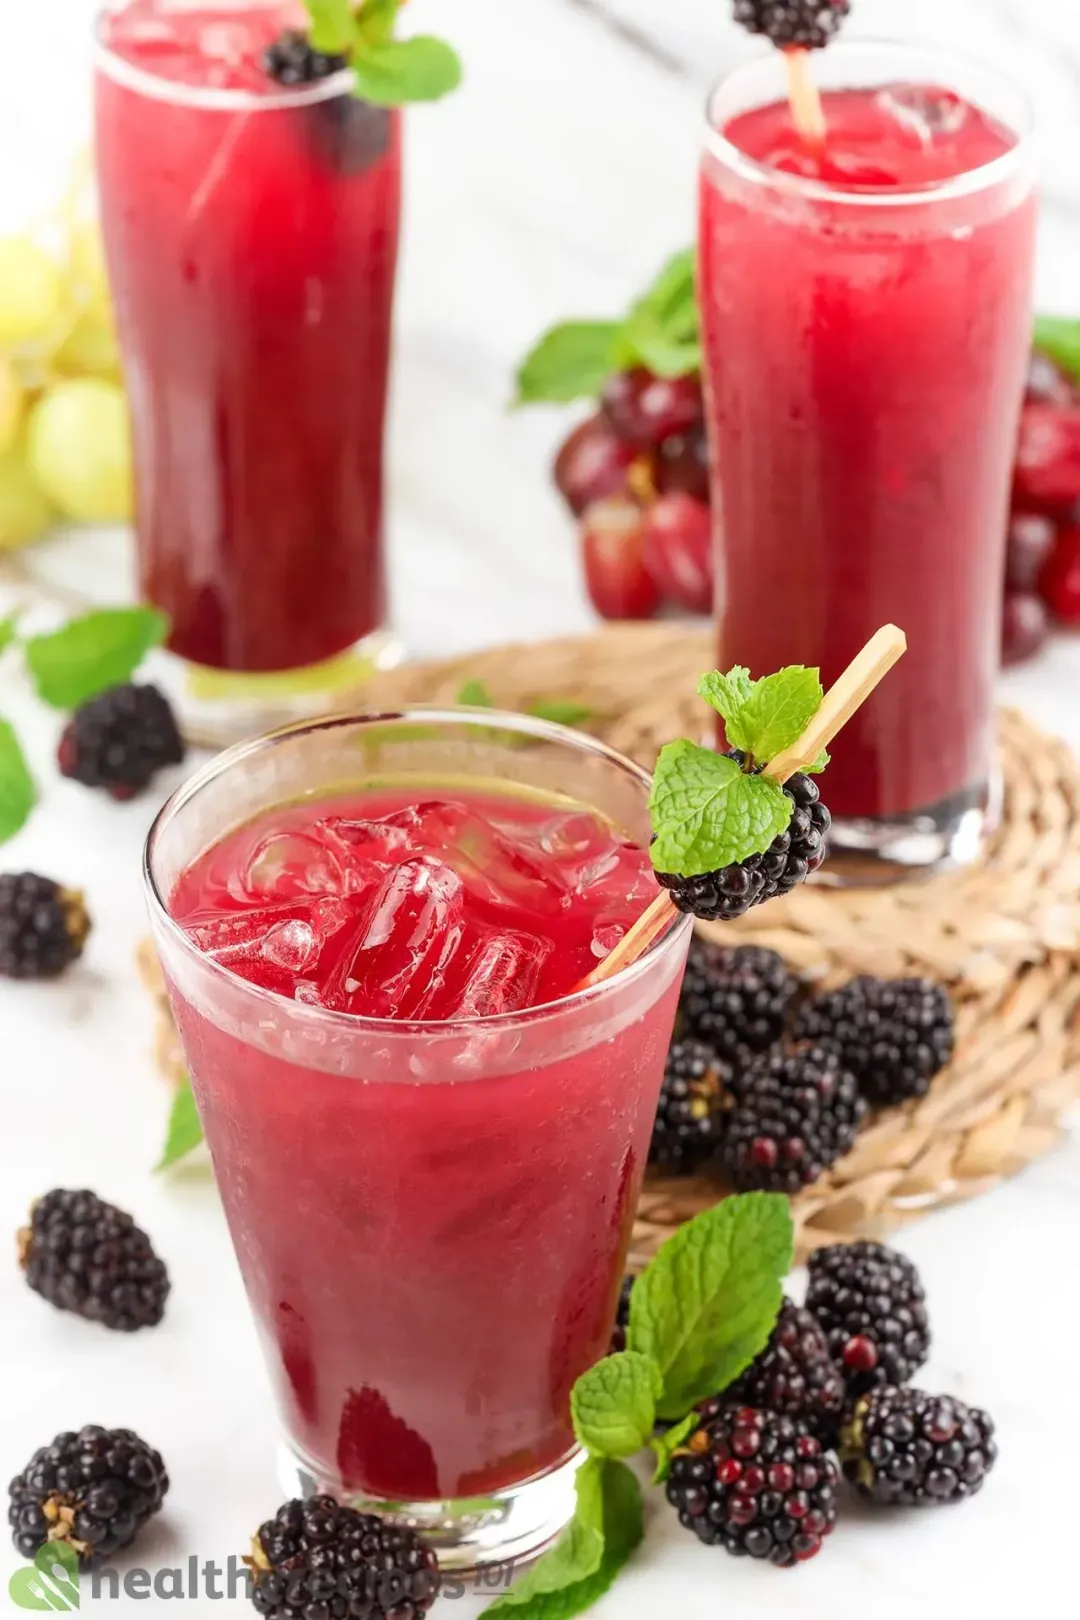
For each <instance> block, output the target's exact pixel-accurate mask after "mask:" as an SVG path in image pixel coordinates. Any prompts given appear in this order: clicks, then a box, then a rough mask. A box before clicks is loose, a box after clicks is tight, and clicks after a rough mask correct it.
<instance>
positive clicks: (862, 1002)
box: [794, 973, 955, 1108]
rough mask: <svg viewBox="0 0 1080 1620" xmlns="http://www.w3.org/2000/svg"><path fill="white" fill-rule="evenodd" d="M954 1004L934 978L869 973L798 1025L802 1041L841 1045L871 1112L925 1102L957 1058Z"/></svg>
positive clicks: (810, 1010)
mask: <svg viewBox="0 0 1080 1620" xmlns="http://www.w3.org/2000/svg"><path fill="white" fill-rule="evenodd" d="M954 1027H955V1019H954V1016H953V1007H952V1002H951V1001H950V1000H949V997H948V995H947V994H946V992H945V991H944V990H943V989H942V987H941V985H940V984H935V983H934V981H933V980H932V979H875V978H873V977H872V976H871V975H870V974H868V973H864V974H861V975H860V976H859V977H858V978H856V979H852V980H850V982H849V983H848V984H845V985H842V986H841V987H840V989H839V990H832V991H830V992H829V993H828V994H827V995H823V996H818V997H816V998H815V999H814V1000H813V1001H811V1002H810V1003H809V1004H808V1005H807V1006H806V1007H804V1008H803V1009H802V1011H801V1012H800V1014H799V1017H798V1019H797V1020H796V1024H795V1030H794V1034H795V1037H796V1038H797V1039H799V1038H803V1039H809V1040H828V1041H835V1043H836V1045H837V1046H838V1047H839V1048H840V1050H841V1052H842V1053H843V1056H844V1065H845V1067H846V1068H848V1069H850V1070H851V1072H852V1074H853V1075H854V1076H855V1078H856V1080H857V1081H858V1082H859V1090H860V1091H861V1092H862V1094H863V1096H864V1097H865V1098H866V1100H867V1102H868V1103H870V1104H871V1106H873V1107H876V1108H887V1107H890V1106H891V1105H892V1104H894V1103H901V1102H906V1101H908V1099H909V1098H912V1097H922V1096H925V1094H926V1092H927V1091H929V1089H930V1082H931V1080H932V1079H933V1077H934V1075H935V1074H937V1072H938V1070H939V1069H941V1068H943V1067H944V1065H945V1064H946V1063H948V1061H949V1059H950V1057H951V1056H952V1050H953V1038H954Z"/></svg>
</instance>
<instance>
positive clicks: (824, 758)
mask: <svg viewBox="0 0 1080 1620" xmlns="http://www.w3.org/2000/svg"><path fill="white" fill-rule="evenodd" d="M831 759H832V755H831V754H830V753H829V750H828V749H827V748H823V749H822V750H821V753H820V754H819V755H818V756H817V758H816V759H814V760H811V762H810V764H809V765H804V766H803V775H804V776H818V775H820V773H821V772H822V771H823V770H825V769H826V767H827V766H828V763H829V761H830V760H831Z"/></svg>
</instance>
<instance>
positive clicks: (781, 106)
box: [700, 43, 1035, 881]
mask: <svg viewBox="0 0 1080 1620" xmlns="http://www.w3.org/2000/svg"><path fill="white" fill-rule="evenodd" d="M813 71H814V75H815V78H816V79H817V82H818V84H819V86H820V87H821V90H822V92H823V95H822V99H823V105H824V111H825V117H826V120H827V124H828V135H827V138H826V141H825V145H824V147H823V149H821V150H819V151H811V150H808V149H807V148H806V146H805V145H804V143H803V141H802V139H801V138H800V136H799V135H798V134H797V133H796V131H795V129H794V127H793V124H792V120H791V114H790V111H789V108H788V103H787V100H786V83H785V76H784V69H783V63H782V59H781V57H780V54H779V53H778V52H772V53H771V54H770V56H769V57H768V59H765V60H761V61H755V62H753V63H751V64H749V65H747V66H744V67H742V68H740V69H739V70H737V71H736V72H735V73H733V74H732V75H731V76H730V78H728V79H727V80H725V81H724V82H722V83H721V84H720V86H719V87H718V88H717V90H716V91H715V92H714V94H713V97H712V99H711V102H710V105H709V116H708V130H707V135H706V142H705V152H704V158H703V163H702V175H701V216H700V243H701V254H700V298H701V309H702V319H703V325H704V337H705V356H706V359H705V384H706V395H707V406H708V419H709V431H710V440H711V455H712V484H713V509H714V522H715V530H716V548H717V557H718V565H719V566H718V579H719V589H718V602H719V606H718V615H719V622H718V633H719V641H720V647H721V655H720V661H721V664H722V665H723V666H725V667H726V666H727V665H729V664H733V663H741V664H745V665H747V666H748V667H749V668H750V670H751V673H753V674H761V673H762V672H763V671H767V670H770V669H775V668H777V667H778V665H779V663H784V662H791V661H792V660H793V659H797V660H799V661H801V662H804V663H807V664H816V665H820V667H821V672H822V679H823V680H824V681H825V683H826V685H828V684H829V682H830V681H832V680H833V679H834V678H835V676H836V675H837V674H838V673H839V672H840V670H841V669H842V668H843V667H844V665H845V664H846V663H847V662H848V660H849V659H850V658H851V657H852V655H853V654H854V652H855V651H856V650H857V649H858V647H859V646H861V645H862V643H863V642H864V641H865V640H866V639H867V637H868V636H869V635H870V634H871V633H872V632H873V631H874V630H875V629H876V628H877V627H878V625H880V624H883V623H886V622H888V621H892V622H894V623H896V624H899V625H901V626H902V628H903V629H904V630H905V631H906V632H907V637H908V647H909V651H908V656H907V657H906V658H905V659H904V660H903V662H902V664H901V665H900V666H899V667H898V669H897V672H896V675H895V678H894V679H893V680H890V681H888V682H887V683H885V685H884V686H882V688H881V689H880V690H879V691H878V692H876V693H875V694H874V696H873V697H872V698H871V699H870V701H869V702H868V703H866V704H864V706H863V707H862V708H861V709H860V710H859V712H858V714H857V715H856V716H855V718H854V719H853V720H852V721H851V723H850V724H849V725H848V726H846V727H845V729H844V732H843V735H842V737H840V738H838V739H837V742H836V745H835V748H834V750H833V755H834V757H833V763H832V765H831V767H830V770H829V807H830V809H831V810H832V812H833V838H832V847H833V860H832V862H831V863H830V872H832V873H834V874H835V873H837V872H842V873H843V872H846V873H847V874H848V875H849V877H851V878H852V879H853V880H855V881H867V880H869V881H875V880H876V879H878V878H880V877H887V876H893V875H897V874H898V873H902V872H903V871H904V870H905V869H910V868H914V869H922V870H925V869H927V868H929V867H933V866H934V865H936V864H938V863H944V862H948V861H955V860H964V859H969V858H971V857H972V856H973V855H974V854H975V853H976V851H977V849H978V846H979V842H980V837H981V835H982V833H983V831H984V829H985V827H986V824H987V822H988V820H989V819H990V818H991V817H992V814H993V798H994V764H993V760H994V677H995V674H996V671H997V667H998V656H999V655H998V649H999V636H1000V613H1001V588H1002V574H1003V569H1004V545H1005V530H1006V513H1007V505H1008V493H1009V478H1010V468H1011V464H1012V456H1013V450H1014V445H1015V435H1016V428H1017V421H1018V415H1019V409H1020V402H1021V393H1022V387H1023V376H1024V368H1025V364H1026V356H1027V352H1028V344H1029V339H1030V329H1031V296H1032V261H1033V248H1034V234H1035V202H1034V197H1033V193H1032V174H1031V165H1030V152H1029V140H1028V115H1027V109H1026V107H1025V105H1024V103H1023V100H1022V98H1021V97H1020V96H1019V94H1018V93H1017V92H1015V91H1014V90H1012V89H1011V88H1010V87H1009V86H1008V85H1006V84H1003V83H1001V82H999V81H998V80H997V79H995V78H994V77H993V76H992V75H990V74H988V73H986V72H984V71H983V70H982V69H981V68H978V67H975V66H973V65H972V64H969V63H968V62H966V61H963V60H957V59H954V58H952V57H950V56H945V55H941V54H939V53H937V52H930V51H924V50H919V49H913V48H908V47H905V46H901V45H884V44H882V45H867V44H858V43H850V44H849V43H840V44H836V45H831V46H830V47H829V48H828V49H827V50H825V51H818V52H815V53H814V56H813ZM781 654H782V657H781Z"/></svg>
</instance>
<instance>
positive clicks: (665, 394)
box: [600, 366, 705, 450]
mask: <svg viewBox="0 0 1080 1620" xmlns="http://www.w3.org/2000/svg"><path fill="white" fill-rule="evenodd" d="M600 407H601V410H602V411H603V413H604V415H605V416H606V417H607V420H608V422H609V424H610V425H611V428H612V429H613V431H614V432H615V433H617V434H618V436H619V438H620V439H626V440H627V442H628V443H629V444H634V445H637V447H638V448H639V449H645V450H651V449H655V447H656V446H657V445H658V444H660V443H662V441H663V440H664V439H670V438H671V437H672V435H673V434H676V433H690V432H692V431H693V429H694V428H696V427H698V426H700V424H701V421H702V419H703V417H704V414H705V405H704V401H703V400H702V396H701V379H700V377H698V376H696V375H691V376H686V377H654V376H653V374H652V372H651V371H646V370H645V368H644V366H635V367H634V369H633V370H632V371H616V372H615V373H614V374H613V375H612V376H611V377H609V378H608V380H607V382H606V383H605V384H604V392H603V394H602V396H601V400H600Z"/></svg>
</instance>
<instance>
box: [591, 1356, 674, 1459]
mask: <svg viewBox="0 0 1080 1620" xmlns="http://www.w3.org/2000/svg"><path fill="white" fill-rule="evenodd" d="M662 1388H663V1380H662V1379H661V1377H660V1369H659V1368H658V1367H657V1366H656V1363H655V1362H653V1361H650V1360H649V1358H648V1356H639V1355H635V1353H634V1352H633V1351H632V1350H624V1351H622V1352H620V1353H619V1354H617V1355H613V1356H605V1357H604V1359H603V1361H598V1362H597V1364H596V1366H595V1367H590V1368H589V1370H588V1372H586V1373H582V1375H581V1377H580V1378H579V1379H578V1381H577V1383H576V1384H575V1385H574V1387H573V1389H572V1390H571V1392H570V1414H571V1416H572V1418H573V1420H574V1433H575V1434H576V1435H577V1437H578V1440H579V1441H580V1442H581V1444H582V1445H583V1446H584V1447H585V1450H586V1451H587V1452H588V1453H589V1454H590V1456H593V1457H632V1456H633V1454H634V1452H635V1451H640V1450H641V1448H642V1446H645V1445H647V1444H648V1442H649V1438H650V1436H651V1434H652V1432H653V1428H654V1427H655V1424H656V1403H657V1401H658V1400H659V1398H660V1393H661V1390H662Z"/></svg>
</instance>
